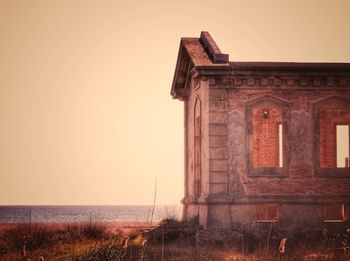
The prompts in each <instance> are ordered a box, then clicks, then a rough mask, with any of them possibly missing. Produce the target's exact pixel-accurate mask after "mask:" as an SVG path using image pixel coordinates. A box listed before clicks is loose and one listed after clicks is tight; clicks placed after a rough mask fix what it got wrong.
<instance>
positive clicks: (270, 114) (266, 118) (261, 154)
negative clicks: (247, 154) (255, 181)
mask: <svg viewBox="0 0 350 261" xmlns="http://www.w3.org/2000/svg"><path fill="white" fill-rule="evenodd" d="M264 114H266V115H264ZM282 120H283V119H282V112H281V110H280V109H263V108H254V109H253V166H254V167H278V166H279V135H278V125H279V124H281V123H282Z"/></svg>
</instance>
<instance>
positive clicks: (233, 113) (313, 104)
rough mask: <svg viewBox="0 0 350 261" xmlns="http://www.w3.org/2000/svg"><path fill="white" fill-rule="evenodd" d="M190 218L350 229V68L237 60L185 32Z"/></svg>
mask: <svg viewBox="0 0 350 261" xmlns="http://www.w3.org/2000/svg"><path fill="white" fill-rule="evenodd" d="M171 95H172V97H173V98H175V99H179V100H180V101H183V102H184V127H185V128H184V129H185V131H184V136H185V138H184V141H185V142H184V143H185V144H184V145H185V164H184V165H185V169H184V172H185V173H184V174H185V197H184V198H183V200H182V203H183V205H184V208H183V218H184V219H185V220H189V219H195V220H197V221H198V222H199V223H200V224H201V225H203V227H204V228H208V227H217V226H220V227H230V226H232V225H233V224H247V223H254V224H257V225H259V224H264V223H271V222H273V223H275V224H278V225H280V226H283V227H286V228H297V227H300V226H309V227H310V226H322V227H323V226H347V225H349V221H348V216H349V214H350V168H349V125H350V64H347V63H290V62H230V61H229V56H228V55H227V54H223V53H221V52H220V50H219V48H218V46H217V45H216V43H215V42H214V40H213V39H212V38H211V36H210V35H209V33H207V32H202V33H201V35H200V37H199V38H182V39H181V42H180V48H179V53H178V59H177V64H176V68H175V75H174V80H173V84H172V88H171Z"/></svg>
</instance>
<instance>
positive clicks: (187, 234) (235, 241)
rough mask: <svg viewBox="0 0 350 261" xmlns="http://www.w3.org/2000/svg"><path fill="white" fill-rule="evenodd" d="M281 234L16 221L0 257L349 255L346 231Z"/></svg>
mask: <svg viewBox="0 0 350 261" xmlns="http://www.w3.org/2000/svg"><path fill="white" fill-rule="evenodd" d="M284 236H285V234H284V232H283V231H279V230H278V229H276V228H273V227H272V226H271V227H268V228H267V229H265V230H264V229H259V230H258V229H256V228H254V227H251V226H238V225H236V226H234V227H233V228H231V229H225V230H224V229H222V230H219V229H216V230H201V229H200V228H199V227H198V226H196V225H195V224H194V223H183V222H177V221H173V220H165V221H163V222H161V223H160V224H159V226H157V227H156V228H153V229H145V228H144V229H141V230H140V229H137V230H136V229H134V230H130V229H129V230H128V231H126V230H118V229H113V230H111V226H107V225H106V224H103V223H85V224H66V225H64V224H56V225H53V224H52V225H43V224H41V225H40V224H18V225H9V226H2V228H1V230H0V260H76V261H83V260H104V261H108V260H135V261H136V260H185V261H186V260H188V261H192V260H193V261H194V260H228V261H229V260H232V261H233V260H305V261H316V260H318V261H321V260H350V253H349V238H350V230H348V231H347V232H338V233H337V232H335V231H333V232H328V231H326V230H316V229H308V230H303V231H300V232H299V233H297V234H294V235H292V236H290V237H288V238H287V239H286V240H284V241H282V242H284V243H285V245H283V243H282V244H281V240H282V239H283V238H284ZM283 252H284V253H283Z"/></svg>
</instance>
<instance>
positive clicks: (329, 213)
mask: <svg viewBox="0 0 350 261" xmlns="http://www.w3.org/2000/svg"><path fill="white" fill-rule="evenodd" d="M345 219H346V218H345V206H344V204H332V205H327V206H324V221H325V222H343V221H345Z"/></svg>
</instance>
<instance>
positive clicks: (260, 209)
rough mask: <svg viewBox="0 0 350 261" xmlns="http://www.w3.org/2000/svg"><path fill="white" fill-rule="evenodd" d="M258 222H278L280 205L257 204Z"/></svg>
mask: <svg viewBox="0 0 350 261" xmlns="http://www.w3.org/2000/svg"><path fill="white" fill-rule="evenodd" d="M256 212H257V222H278V220H279V205H277V204H263V205H257V206H256Z"/></svg>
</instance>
